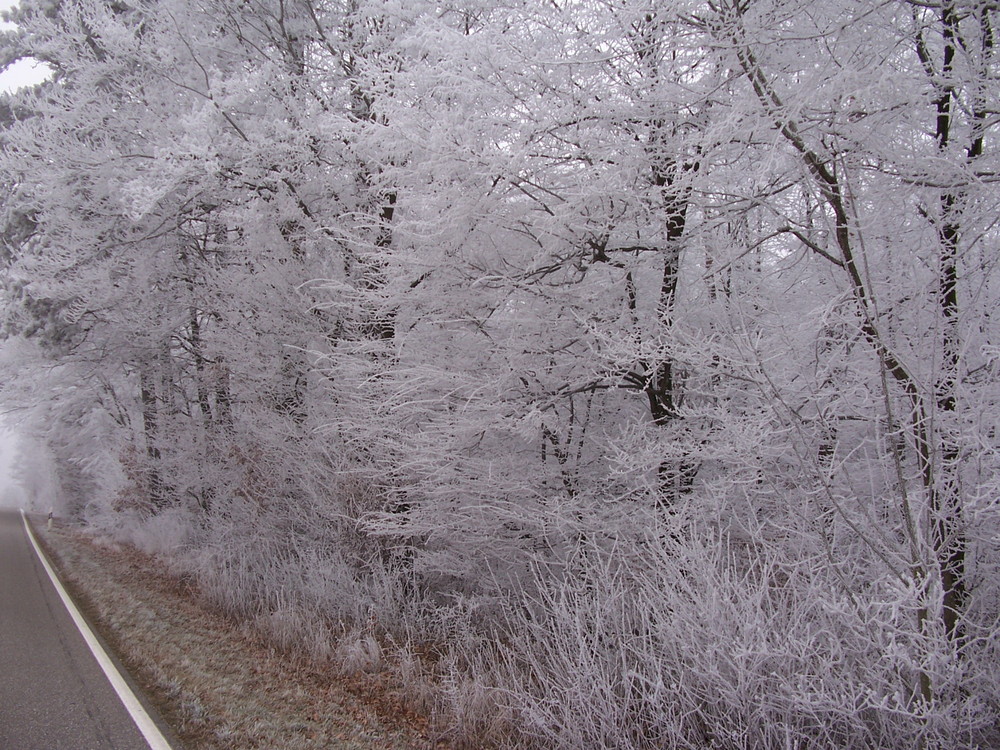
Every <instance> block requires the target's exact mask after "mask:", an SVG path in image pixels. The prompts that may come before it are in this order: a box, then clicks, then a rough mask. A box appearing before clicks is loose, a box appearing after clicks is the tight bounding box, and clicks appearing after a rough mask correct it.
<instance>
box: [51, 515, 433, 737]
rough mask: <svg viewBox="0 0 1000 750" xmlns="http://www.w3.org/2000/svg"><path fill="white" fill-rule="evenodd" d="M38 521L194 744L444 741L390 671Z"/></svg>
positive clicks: (84, 600)
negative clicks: (302, 639) (291, 648)
mask: <svg viewBox="0 0 1000 750" xmlns="http://www.w3.org/2000/svg"><path fill="white" fill-rule="evenodd" d="M34 525H35V528H36V530H37V532H38V535H39V537H40V539H41V540H42V542H43V544H44V546H45V548H46V551H47V552H48V554H49V557H50V558H51V559H53V561H54V562H55V563H56V566H57V568H58V570H59V573H60V575H61V577H62V579H63V582H64V583H65V584H67V586H68V588H69V589H70V591H71V592H72V594H73V597H74V599H75V600H76V602H77V604H78V605H79V606H80V607H81V608H82V609H83V611H84V612H85V614H86V616H87V618H88V619H89V620H90V622H91V623H92V624H93V625H95V626H96V628H97V630H98V632H99V633H100V634H101V636H102V638H103V639H104V640H105V642H106V643H108V644H110V645H111V647H112V649H113V650H114V651H115V652H116V654H117V656H118V658H119V659H120V660H121V661H122V663H123V664H124V665H125V667H126V668H127V669H128V671H129V673H130V674H131V675H132V677H133V678H134V679H135V680H136V681H137V682H138V683H139V684H140V685H141V686H142V688H143V690H144V691H145V693H146V695H147V696H148V697H149V699H150V700H151V701H152V702H153V704H154V705H155V706H156V708H157V709H158V710H159V712H160V714H161V715H162V716H163V718H164V720H165V721H166V722H167V723H168V724H169V725H170V726H171V728H172V729H173V730H174V732H175V733H176V735H177V737H178V738H179V739H180V741H181V743H182V745H183V747H184V748H185V749H186V750H236V749H237V748H238V749H239V750H249V749H250V748H274V749H275V750H277V749H278V748H280V749H281V750H299V749H300V748H301V749H305V748H338V749H342V750H382V749H385V748H393V749H395V748H404V749H405V748H414V749H416V748H443V747H446V746H445V745H444V744H439V743H437V742H436V741H435V740H434V739H432V738H431V737H430V736H429V735H430V732H429V729H428V724H427V722H426V720H425V719H424V718H423V717H421V716H418V715H415V714H414V713H412V712H410V711H408V710H406V708H405V706H404V705H403V702H402V701H401V700H400V699H399V698H398V696H397V695H395V694H394V692H393V690H392V688H391V687H390V686H389V685H388V683H387V680H386V679H385V678H384V677H382V676H380V675H370V674H356V675H347V676H345V675H342V674H338V673H337V672H336V671H335V670H334V669H333V668H329V669H325V668H321V667H318V666H316V665H314V664H310V663H309V662H307V661H306V660H305V659H304V658H302V657H299V656H296V655H294V654H288V653H283V652H281V651H279V650H276V649H275V648H274V647H272V646H270V645H269V644H268V643H267V642H265V640H264V639H263V638H262V637H261V636H260V635H259V634H257V633H254V632H253V631H252V630H251V629H249V628H247V627H245V626H241V625H239V624H237V623H234V622H232V621H231V620H230V619H229V618H227V617H224V616H223V615H221V614H220V613H218V612H217V611H214V610H213V608H212V607H211V606H210V605H209V604H207V603H206V602H205V601H204V599H203V598H202V597H200V596H199V594H198V592H197V590H196V589H194V588H193V587H192V586H191V585H190V584H186V583H184V582H183V581H181V580H178V579H177V578H176V577H174V576H171V575H168V574H167V573H166V572H164V566H163V564H162V562H158V561H157V560H156V559H155V558H152V557H150V556H148V555H146V554H143V553H142V552H140V551H138V550H136V549H134V548H131V547H123V546H119V545H116V544H111V543H108V542H101V541H100V540H95V539H93V538H91V537H90V536H88V535H86V534H84V533H83V532H81V531H78V530H75V529H72V528H68V527H63V526H58V525H57V526H56V527H55V528H53V529H52V530H50V531H47V530H46V529H45V527H44V524H38V523H36V524H34Z"/></svg>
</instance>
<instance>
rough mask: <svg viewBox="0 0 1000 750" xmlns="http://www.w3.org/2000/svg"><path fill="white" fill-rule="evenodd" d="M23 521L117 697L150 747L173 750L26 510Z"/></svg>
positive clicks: (53, 583) (40, 558)
mask: <svg viewBox="0 0 1000 750" xmlns="http://www.w3.org/2000/svg"><path fill="white" fill-rule="evenodd" d="M21 520H22V521H23V522H24V529H25V531H27V532H28V539H30V540H31V544H32V546H33V547H34V548H35V554H37V555H38V559H39V560H41V561H42V565H43V566H44V567H45V572H46V573H48V574H49V578H50V579H51V580H52V585H53V586H55V587H56V591H58V592H59V597H60V598H61V599H62V601H63V604H65V605H66V609H67V610H69V614H70V617H72V618H73V622H74V623H76V627H77V628H78V629H79V631H80V634H81V635H82V636H83V639H84V640H85V641H86V642H87V645H88V646H89V647H90V651H91V653H93V654H94V658H95V659H97V663H98V664H100V665H101V669H103V670H104V674H105V675H107V678H108V681H109V682H110V683H111V686H112V687H113V688H114V689H115V692H116V693H118V697H119V698H120V699H121V702H122V703H123V704H124V705H125V708H126V710H127V711H128V712H129V715H130V716H131V717H132V721H134V722H135V725H136V726H137V727H138V728H139V731H140V732H142V736H143V737H145V738H146V742H147V743H149V748H150V750H174V749H173V747H172V746H171V744H170V743H169V742H167V739H166V737H164V736H163V734H162V733H161V732H160V729H159V727H157V726H156V722H154V721H153V720H152V718H150V716H149V714H148V713H147V712H146V709H145V708H143V706H142V703H140V702H139V699H138V698H136V696H135V693H133V692H132V689H131V688H130V687H129V686H128V683H127V682H125V678H124V677H122V675H121V673H120V672H119V671H118V669H117V668H116V667H115V665H114V662H112V661H111V657H109V656H108V654H107V652H105V650H104V649H103V648H101V644H100V642H99V641H98V640H97V637H96V636H95V635H94V632H93V631H92V630H91V629H90V626H89V625H88V624H87V621H86V620H84V619H83V615H81V614H80V610H78V609H77V608H76V605H75V604H73V600H72V599H70V597H69V594H68V593H66V589H65V588H63V585H62V583H61V582H60V581H59V578H58V577H57V576H56V574H55V571H54V570H52V566H50V565H49V562H48V560H46V559H45V555H44V554H43V553H42V550H41V547H39V546H38V540H36V539H35V534H34V532H33V531H32V530H31V526H30V525H29V524H28V518H27V516H26V515H25V513H24V511H23V510H22V511H21Z"/></svg>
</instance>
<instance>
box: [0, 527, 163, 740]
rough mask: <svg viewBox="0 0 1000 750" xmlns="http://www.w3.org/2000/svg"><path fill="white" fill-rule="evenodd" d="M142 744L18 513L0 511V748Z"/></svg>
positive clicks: (140, 736)
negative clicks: (58, 591)
mask: <svg viewBox="0 0 1000 750" xmlns="http://www.w3.org/2000/svg"><path fill="white" fill-rule="evenodd" d="M148 747H149V745H148V744H147V742H146V741H145V740H144V739H143V736H142V734H141V733H140V732H139V730H138V729H137V728H136V725H135V722H134V721H133V720H132V718H131V716H130V715H129V713H128V712H127V711H126V709H125V707H124V705H123V704H122V701H121V699H120V698H119V697H118V694H117V693H116V692H115V690H114V689H113V688H112V686H111V683H110V682H109V681H108V678H107V677H105V675H104V672H103V671H102V670H101V667H100V665H99V664H98V663H97V661H96V660H95V658H94V656H93V654H92V653H91V652H90V649H89V648H88V647H87V644H86V642H85V641H84V639H83V637H82V636H81V635H80V631H79V630H78V629H77V627H76V625H75V624H74V623H73V621H72V619H71V618H70V616H69V613H68V612H67V611H66V607H65V606H64V605H63V603H62V601H61V600H60V598H59V595H58V593H57V592H56V590H55V588H54V587H53V586H52V583H51V582H50V580H49V577H48V575H47V574H46V572H45V570H44V568H43V567H42V565H41V563H40V562H39V560H38V557H37V555H36V554H35V551H34V549H32V546H31V542H30V541H29V540H28V537H27V534H26V533H25V530H24V525H23V523H22V521H21V516H20V514H19V513H18V512H17V511H10V510H0V750H146V749H147V748H148Z"/></svg>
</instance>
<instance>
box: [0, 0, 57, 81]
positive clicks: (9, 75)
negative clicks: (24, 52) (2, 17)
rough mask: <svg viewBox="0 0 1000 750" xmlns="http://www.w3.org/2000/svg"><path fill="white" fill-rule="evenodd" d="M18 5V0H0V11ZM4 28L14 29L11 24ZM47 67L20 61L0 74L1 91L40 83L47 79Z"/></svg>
mask: <svg viewBox="0 0 1000 750" xmlns="http://www.w3.org/2000/svg"><path fill="white" fill-rule="evenodd" d="M15 5H17V0H0V10H7V9H8V8H11V7H13V6H15ZM2 28H4V29H9V28H13V27H12V26H11V24H6V23H5V24H3V25H2ZM45 76H46V72H45V67H44V66H40V65H38V64H37V63H35V62H32V61H30V60H19V61H18V62H16V63H14V64H13V65H11V66H10V67H9V68H7V69H6V70H5V71H3V72H2V73H0V91H11V90H13V89H16V88H18V87H20V86H27V85H29V84H32V83H38V82H39V81H41V80H42V79H43V78H45Z"/></svg>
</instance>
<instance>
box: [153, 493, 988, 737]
mask: <svg viewBox="0 0 1000 750" xmlns="http://www.w3.org/2000/svg"><path fill="white" fill-rule="evenodd" d="M270 507H273V508H278V507H280V508H281V512H280V513H278V512H277V511H272V510H271V509H270V508H269V506H266V505H252V504H247V503H242V504H236V503H234V504H233V505H232V506H230V507H228V508H227V509H226V512H225V513H219V514H218V515H217V516H216V517H214V518H213V519H212V522H211V524H207V525H204V526H203V527H202V529H201V531H199V532H198V533H197V535H196V536H193V537H191V538H189V539H187V540H186V541H184V542H183V543H182V544H180V546H179V547H178V548H177V549H175V551H174V554H173V556H172V558H173V560H174V563H173V564H175V565H179V566H181V567H183V568H184V569H185V570H187V571H188V572H190V573H193V574H194V575H195V576H196V577H197V579H198V581H199V583H200V589H201V591H202V592H203V594H204V595H205V596H207V597H208V598H209V599H210V600H211V601H212V602H213V603H215V604H216V605H217V606H218V607H220V608H221V609H223V610H224V611H225V612H227V613H228V614H229V615H231V616H234V617H237V618H238V619H239V620H240V621H242V622H244V623H246V624H247V625H248V626H250V627H253V628H254V629H255V630H256V631H258V632H261V633H264V634H265V635H266V636H267V637H268V638H270V639H271V641H272V642H273V643H274V644H275V645H276V646H277V647H280V648H281V649H286V650H290V651H294V652H296V653H298V654H302V655H305V656H307V657H308V658H309V659H311V660H313V661H314V662H316V663H319V664H322V665H326V666H329V667H332V668H335V669H339V670H340V671H342V672H343V673H345V674H362V675H369V676H372V679H377V680H378V681H379V682H380V684H382V685H383V686H388V689H390V690H391V691H393V692H394V693H395V694H396V695H397V696H398V697H399V698H400V699H401V700H403V701H404V703H405V704H406V705H407V706H408V707H409V708H411V709H412V710H413V711H416V712H419V713H421V714H422V715H424V716H426V717H428V721H429V724H430V726H431V735H432V736H433V737H434V738H435V740H434V741H435V742H442V743H447V744H448V745H450V746H453V747H457V748H485V747H497V748H515V747H516V748H553V749H555V748H567V749H568V748H595V749H596V748H614V749H616V750H642V749H646V748H690V749H691V750H694V749H696V748H698V749H700V748H719V749H720V750H721V749H727V750H728V749H730V748H731V749H733V750H737V749H749V748H755V749H762V748H775V749H778V748H781V749H782V750H784V749H785V748H813V747H818V748H867V747H879V748H886V749H887V750H888V749H892V748H900V749H903V748H907V749H908V748H915V747H922V748H975V747H982V748H986V747H993V746H997V744H998V743H1000V733H998V731H997V717H998V706H1000V686H998V684H997V682H996V680H995V679H994V677H993V675H994V674H995V667H996V666H997V664H998V654H997V652H996V647H995V643H996V634H997V633H998V632H1000V631H998V630H997V628H996V625H995V623H992V622H989V621H988V620H986V619H984V620H983V621H982V622H974V621H973V620H972V619H970V620H969V621H968V622H967V623H966V624H965V628H966V633H967V638H966V639H965V641H964V642H963V643H962V644H961V649H959V647H958V646H957V645H956V644H955V643H953V642H952V640H951V639H949V638H948V637H947V636H946V635H945V633H944V631H943V627H941V625H940V618H939V617H935V616H934V612H933V610H932V608H931V605H930V603H929V601H930V594H928V592H927V591H924V590H922V589H921V588H920V587H919V586H918V585H916V582H915V581H912V580H911V581H907V580H906V579H905V578H903V579H900V578H898V577H893V576H892V575H889V574H887V573H886V571H885V570H884V569H882V568H881V567H880V565H881V563H880V561H879V560H878V559H875V558H874V557H873V556H872V555H865V554H864V550H860V549H853V550H851V554H850V555H846V554H845V555H843V556H842V557H837V556H834V555H832V554H831V552H830V550H829V549H825V548H823V547H822V545H817V544H816V543H815V539H811V538H810V537H808V536H803V537H802V538H798V539H796V538H794V537H787V536H786V537H783V538H781V539H772V540H768V539H767V538H766V536H760V537H759V538H756V539H753V540H750V541H747V540H745V539H743V540H740V541H735V540H733V539H730V538H728V537H727V536H725V535H724V534H722V533H721V532H719V531H717V530H712V529H702V528H697V527H695V526H688V527H687V528H684V529H683V530H682V531H678V528H677V525H676V524H675V523H674V524H672V525H664V524H662V523H660V522H659V521H657V518H656V517H655V516H650V518H649V519H646V520H647V523H644V524H637V525H636V528H637V529H642V531H640V532H636V533H634V534H633V535H631V536H626V535H623V534H617V535H601V534H597V533H593V534H590V535H587V536H583V535H579V536H577V537H576V538H575V539H573V540H570V541H567V543H566V544H565V545H564V547H563V549H562V550H561V551H560V554H559V555H558V560H559V562H558V564H555V563H553V562H552V558H551V557H549V558H543V557H542V556H541V555H536V556H535V557H534V558H533V559H529V560H527V561H525V564H524V570H525V571H526V573H525V575H524V576H523V578H522V585H520V586H518V587H513V588H512V587H507V588H505V589H501V588H500V587H498V586H494V587H493V588H489V589H486V588H484V589H481V590H479V591H473V590H471V589H470V588H469V587H467V586H466V587H464V588H458V587H455V586H453V587H452V588H450V589H448V588H446V587H445V586H444V585H443V584H442V583H441V581H442V580H444V579H441V578H434V579H430V580H433V584H431V583H428V580H429V579H422V578H421V576H419V575H417V574H416V573H415V572H414V569H413V566H412V560H411V558H410V557H409V556H408V554H406V553H404V550H405V546H404V545H400V547H392V546H390V545H389V544H388V543H386V542H384V541H380V540H378V539H376V538H374V537H372V538H367V539H366V538H364V535H363V534H362V533H361V529H362V525H361V524H360V521H359V520H358V519H352V518H349V517H347V516H346V515H344V514H332V513H329V512H325V511H323V510H322V506H320V505H319V504H314V505H309V504H300V505H299V506H298V509H297V510H296V512H295V513H290V512H289V508H290V507H292V506H291V505H290V504H288V503H281V504H275V505H274V506H270ZM668 526H669V527H668ZM841 560H851V561H852V562H851V563H850V564H849V565H848V564H847V563H845V562H842V561H841ZM503 580H505V581H510V580H512V578H511V576H510V575H509V571H506V572H505V575H504V576H503ZM453 583H454V582H452V584H453ZM932 593H933V592H931V594H932Z"/></svg>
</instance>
